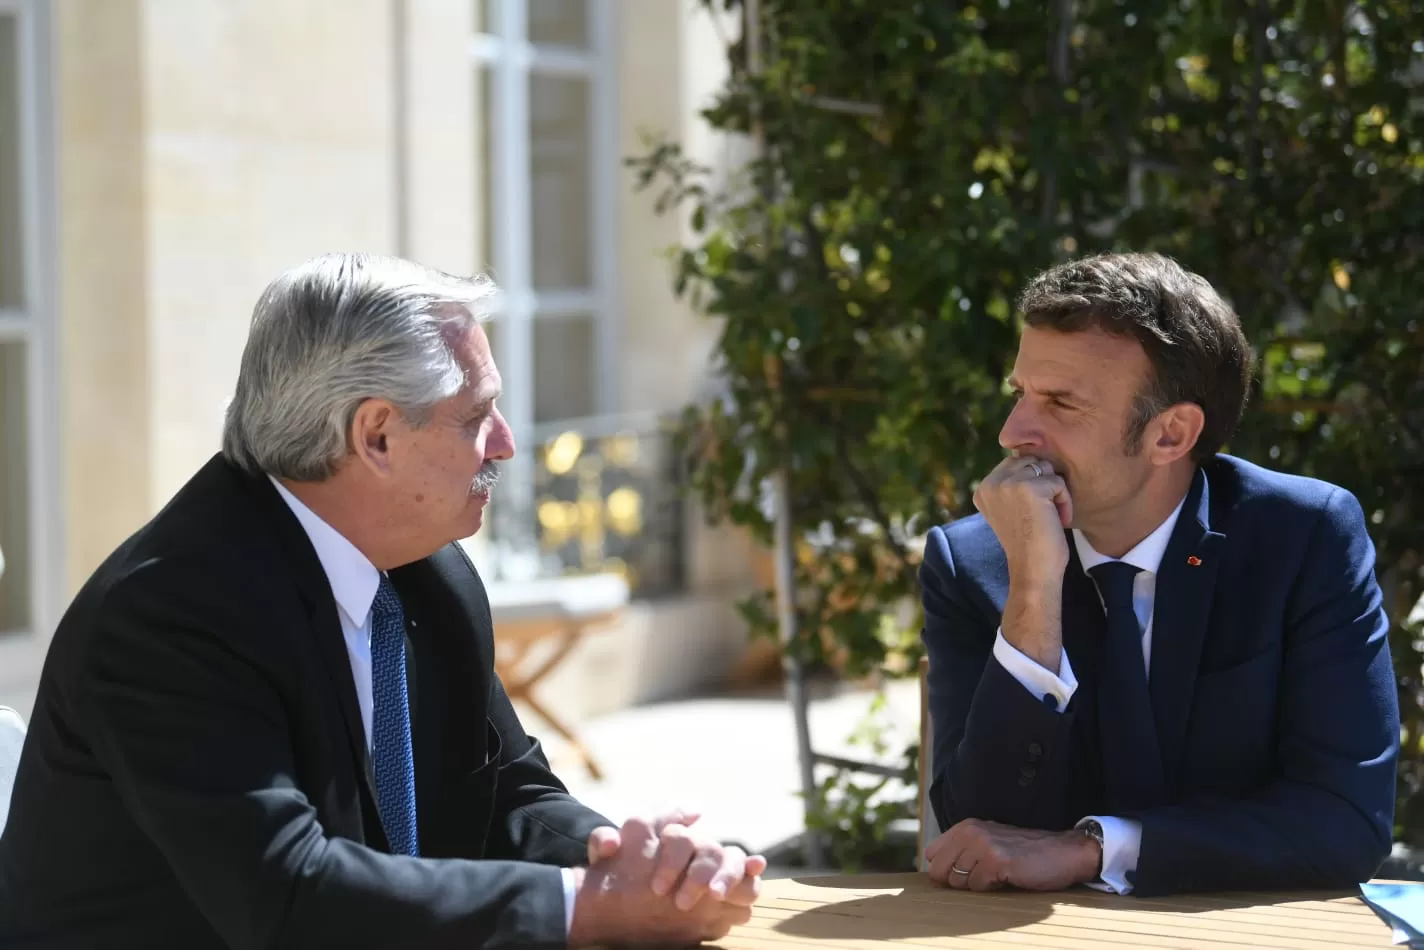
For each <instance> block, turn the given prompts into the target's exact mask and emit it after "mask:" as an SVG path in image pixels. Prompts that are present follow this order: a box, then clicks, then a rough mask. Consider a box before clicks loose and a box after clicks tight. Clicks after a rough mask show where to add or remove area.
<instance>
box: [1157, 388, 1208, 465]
mask: <svg viewBox="0 0 1424 950" xmlns="http://www.w3.org/2000/svg"><path fill="white" fill-rule="evenodd" d="M1205 425H1206V413H1205V412H1203V411H1202V407H1201V406H1198V405H1197V404H1196V403H1194V402H1179V403H1177V404H1176V405H1174V406H1169V407H1168V408H1167V409H1165V410H1164V411H1162V412H1160V413H1158V414H1157V418H1156V419H1154V420H1153V424H1152V427H1151V432H1152V433H1154V434H1153V437H1152V441H1151V442H1150V443H1149V445H1148V447H1147V448H1148V451H1149V452H1151V453H1152V461H1154V462H1156V463H1157V464H1158V465H1169V464H1171V463H1172V462H1175V461H1177V460H1178V459H1180V458H1185V457H1186V456H1188V455H1191V454H1192V449H1194V448H1196V444H1197V440H1198V439H1200V438H1201V433H1202V428H1203V427H1204V426H1205Z"/></svg>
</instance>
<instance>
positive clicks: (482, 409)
mask: <svg viewBox="0 0 1424 950" xmlns="http://www.w3.org/2000/svg"><path fill="white" fill-rule="evenodd" d="M503 395H504V390H502V389H501V390H497V391H496V392H495V393H494V394H493V395H491V396H486V397H485V398H483V399H481V400H480V401H479V402H477V403H475V404H474V405H473V406H471V407H470V415H471V416H480V415H484V414H485V413H487V412H489V411H490V409H491V408H493V406H494V404H495V400H497V399H499V398H500V397H501V396H503Z"/></svg>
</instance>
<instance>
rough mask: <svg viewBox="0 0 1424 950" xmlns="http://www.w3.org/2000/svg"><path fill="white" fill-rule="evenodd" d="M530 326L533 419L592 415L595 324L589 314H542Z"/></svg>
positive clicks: (561, 418) (542, 419) (544, 419)
mask: <svg viewBox="0 0 1424 950" xmlns="http://www.w3.org/2000/svg"><path fill="white" fill-rule="evenodd" d="M533 326H534V422H535V423H536V424H537V423H541V422H558V421H560V420H563V419H580V418H584V417H586V416H591V415H593V414H594V403H595V400H594V386H595V382H596V380H595V371H594V364H595V361H596V360H597V355H596V349H595V347H596V344H597V342H598V339H597V332H596V330H597V323H596V321H595V320H594V318H593V317H592V316H590V315H589V314H580V315H578V316H568V317H565V316H558V317H554V316H544V317H537V318H535V319H534V321H533Z"/></svg>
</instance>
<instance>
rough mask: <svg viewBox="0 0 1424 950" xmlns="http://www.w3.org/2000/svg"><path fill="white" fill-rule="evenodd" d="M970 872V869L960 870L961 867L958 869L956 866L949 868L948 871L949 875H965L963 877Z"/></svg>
mask: <svg viewBox="0 0 1424 950" xmlns="http://www.w3.org/2000/svg"><path fill="white" fill-rule="evenodd" d="M970 870H971V869H969V868H962V867H960V866H959V865H957V864H956V865H954V866H953V867H951V868H950V869H949V873H951V874H965V875H967V874H968V873H969V871H970Z"/></svg>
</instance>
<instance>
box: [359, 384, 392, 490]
mask: <svg viewBox="0 0 1424 950" xmlns="http://www.w3.org/2000/svg"><path fill="white" fill-rule="evenodd" d="M399 418H400V415H399V413H397V412H396V409H395V407H394V406H393V405H391V404H390V403H389V402H387V401H386V400H384V399H367V400H366V401H365V402H363V403H361V405H359V406H357V407H356V412H355V413H354V414H353V415H352V417H351V428H350V430H349V431H348V432H347V438H348V439H349V440H350V442H351V451H352V453H353V454H354V455H355V456H356V461H357V463H358V464H360V465H363V466H365V467H366V468H367V469H368V470H369V471H370V472H371V473H372V474H373V475H376V476H377V477H380V478H384V477H386V476H388V475H390V472H391V452H390V437H391V430H392V428H393V427H394V425H395V423H396V421H397V420H398V419H399Z"/></svg>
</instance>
